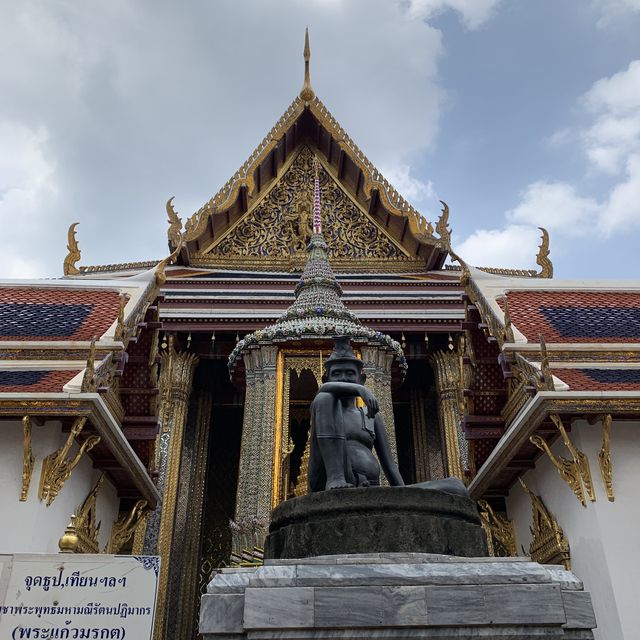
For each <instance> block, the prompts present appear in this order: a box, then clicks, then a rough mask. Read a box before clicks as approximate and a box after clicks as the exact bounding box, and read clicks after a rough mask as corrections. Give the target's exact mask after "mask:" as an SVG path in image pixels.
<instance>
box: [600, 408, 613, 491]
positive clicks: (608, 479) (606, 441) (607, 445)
mask: <svg viewBox="0 0 640 640" xmlns="http://www.w3.org/2000/svg"><path fill="white" fill-rule="evenodd" d="M611 423H612V418H611V414H610V413H608V414H606V415H604V416H602V447H601V448H600V451H599V452H598V462H599V463H600V474H601V475H602V482H604V486H605V489H606V491H607V499H608V500H609V502H613V501H614V500H615V499H616V497H615V494H614V493H613V467H612V464H611V442H610V432H611Z"/></svg>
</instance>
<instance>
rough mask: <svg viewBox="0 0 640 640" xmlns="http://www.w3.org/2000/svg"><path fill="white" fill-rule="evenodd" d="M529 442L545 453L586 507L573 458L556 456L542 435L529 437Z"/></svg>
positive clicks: (578, 472) (578, 473)
mask: <svg viewBox="0 0 640 640" xmlns="http://www.w3.org/2000/svg"><path fill="white" fill-rule="evenodd" d="M529 442H531V444H533V445H535V446H536V447H538V449H540V450H541V451H544V452H545V453H546V454H547V457H548V458H549V460H550V461H551V464H553V466H554V467H555V468H556V469H557V470H558V473H559V474H560V477H561V478H562V479H563V480H564V481H565V482H566V483H567V484H568V485H569V488H570V489H571V491H573V493H574V494H575V495H576V498H578V500H579V502H580V504H581V505H582V506H583V507H586V506H587V503H586V501H585V499H584V491H583V489H582V482H581V479H580V471H579V470H578V469H577V467H576V464H575V462H574V461H573V460H567V458H563V457H562V456H556V455H555V454H554V453H553V451H551V449H550V448H549V445H548V444H547V441H546V440H545V439H544V438H543V437H542V436H539V435H537V434H536V435H533V436H531V437H530V438H529Z"/></svg>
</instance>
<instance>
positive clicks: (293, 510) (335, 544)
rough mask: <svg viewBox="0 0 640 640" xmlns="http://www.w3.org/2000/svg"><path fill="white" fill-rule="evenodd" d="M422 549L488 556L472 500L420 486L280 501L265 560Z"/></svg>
mask: <svg viewBox="0 0 640 640" xmlns="http://www.w3.org/2000/svg"><path fill="white" fill-rule="evenodd" d="M370 552H376V553H382V552H420V553H442V554H447V555H455V556H467V557H470V556H484V555H486V554H487V547H486V538H485V534H484V532H483V530H482V527H481V525H480V518H479V516H478V508H477V506H476V503H475V502H474V501H473V500H471V499H470V498H467V497H464V496H459V495H452V494H449V493H445V492H443V491H436V490H432V489H422V488H416V487H367V488H361V489H343V490H336V491H321V492H319V493H312V494H310V495H306V496H300V497H299V498H294V499H292V500H287V501H286V502H283V503H281V504H280V505H278V506H277V507H276V508H275V509H274V510H273V512H272V514H271V525H270V526H269V535H268V536H267V540H266V543H265V557H266V558H303V557H312V556H324V555H335V554H341V555H342V554H349V553H370Z"/></svg>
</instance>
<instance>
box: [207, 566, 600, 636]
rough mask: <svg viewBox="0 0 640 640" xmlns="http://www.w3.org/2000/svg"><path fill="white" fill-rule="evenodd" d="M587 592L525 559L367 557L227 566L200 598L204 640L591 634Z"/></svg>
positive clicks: (568, 577) (570, 578)
mask: <svg viewBox="0 0 640 640" xmlns="http://www.w3.org/2000/svg"><path fill="white" fill-rule="evenodd" d="M595 626H596V622H595V618H594V614H593V608H592V606H591V599H590V597H589V594H588V593H586V592H585V591H584V590H583V588H582V583H581V582H580V581H579V580H578V579H577V578H576V577H575V576H574V575H573V574H572V573H571V572H569V571H565V570H564V569H563V568H562V567H556V566H553V567H549V566H543V565H540V564H537V563H535V562H530V561H528V560H527V559H525V558H453V557H451V556H434V555H432V554H370V555H368V554H365V555H358V556H325V557H321V558H313V559H302V560H282V561H270V562H269V564H267V565H266V566H264V567H259V568H257V569H254V568H250V569H224V570H223V571H222V572H221V573H219V574H217V575H216V576H214V578H213V580H212V581H211V583H210V584H209V587H208V589H207V593H206V594H205V595H204V596H203V597H202V607H201V615H200V633H202V634H203V637H204V639H205V640H214V639H217V640H228V639H231V638H235V639H236V640H240V639H243V638H247V639H252V640H253V639H255V640H258V639H264V640H266V639H275V638H286V639H289V640H297V639H300V640H303V639H305V640H306V639H311V638H314V639H315V638H318V639H327V640H337V639H338V638H340V639H342V638H354V639H356V638H357V639H359V638H362V639H363V640H364V638H380V639H387V638H389V639H394V640H404V639H406V640H413V639H416V640H417V639H418V638H434V639H435V638H437V639H439V640H448V639H451V640H453V639H454V638H455V639H456V640H464V639H471V638H474V639H480V638H483V639H484V638H486V639H487V640H488V639H489V638H499V639H503V640H534V639H536V640H537V639H539V638H563V639H565V640H569V639H571V640H590V639H591V638H593V635H592V632H591V629H593V628H594V627H595Z"/></svg>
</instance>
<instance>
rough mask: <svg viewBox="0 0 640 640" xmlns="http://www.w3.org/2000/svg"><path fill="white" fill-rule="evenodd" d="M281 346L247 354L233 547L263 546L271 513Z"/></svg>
mask: <svg viewBox="0 0 640 640" xmlns="http://www.w3.org/2000/svg"><path fill="white" fill-rule="evenodd" d="M277 353H278V348H277V347H276V346H273V345H262V346H261V347H260V348H258V349H255V350H252V351H250V352H249V353H247V354H245V355H244V363H245V371H246V380H247V392H246V398H245V405H244V419H243V424H242V442H241V447H240V464H239V469H238V494H237V497H236V514H235V520H234V523H233V526H232V534H233V551H234V552H235V553H239V552H241V551H242V549H243V548H248V547H252V546H254V545H257V546H262V544H263V542H264V536H265V535H266V530H267V527H268V525H269V515H270V513H271V492H272V486H273V485H272V483H273V469H274V462H276V461H279V458H280V456H279V452H276V451H275V450H274V444H275V439H274V434H275V422H276V420H275V417H276V416H275V407H276V360H277Z"/></svg>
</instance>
